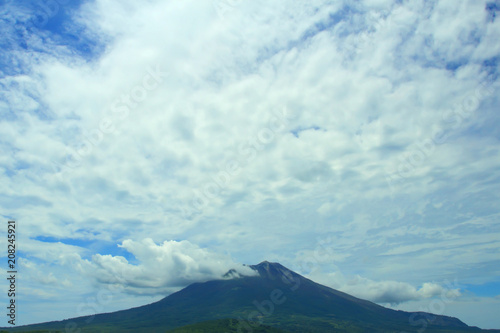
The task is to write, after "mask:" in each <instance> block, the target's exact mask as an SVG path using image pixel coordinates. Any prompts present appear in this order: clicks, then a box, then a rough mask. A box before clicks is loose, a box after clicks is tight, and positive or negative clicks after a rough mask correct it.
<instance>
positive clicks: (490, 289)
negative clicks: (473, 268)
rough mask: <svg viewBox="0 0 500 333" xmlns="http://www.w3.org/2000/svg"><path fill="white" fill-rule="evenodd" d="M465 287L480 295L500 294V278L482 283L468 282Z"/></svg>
mask: <svg viewBox="0 0 500 333" xmlns="http://www.w3.org/2000/svg"><path fill="white" fill-rule="evenodd" d="M463 289H465V290H467V291H470V292H472V293H473V294H474V295H476V296H480V297H492V296H500V280H499V281H495V282H489V283H485V284H480V285H473V284H468V285H464V286H463Z"/></svg>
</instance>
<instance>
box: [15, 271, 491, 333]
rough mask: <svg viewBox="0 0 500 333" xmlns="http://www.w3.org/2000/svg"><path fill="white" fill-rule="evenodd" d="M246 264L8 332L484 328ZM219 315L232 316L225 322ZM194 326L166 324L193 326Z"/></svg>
mask: <svg viewBox="0 0 500 333" xmlns="http://www.w3.org/2000/svg"><path fill="white" fill-rule="evenodd" d="M250 267H251V268H252V269H254V270H255V271H256V275H255V276H240V275H239V274H237V272H235V271H230V272H228V274H227V275H226V278H224V279H220V280H212V281H208V282H202V283H194V284H191V285H189V286H187V287H186V288H184V289H182V290H180V291H178V292H176V293H173V294H171V295H170V296H168V297H165V298H164V299H162V300H160V301H158V302H155V303H152V304H149V305H145V306H141V307H137V308H132V309H128V310H123V311H118V312H113V313H105V314H99V315H95V316H93V317H80V318H73V319H68V320H64V321H59V322H49V323H43V324H36V325H29V326H24V327H18V328H15V329H11V330H9V332H20V331H26V330H35V329H36V330H61V331H65V330H66V328H67V327H71V328H72V329H71V330H66V332H165V331H167V330H171V329H175V328H181V327H184V326H186V325H193V324H197V323H199V324H198V327H199V325H209V326H210V325H226V326H227V325H229V326H228V327H227V332H231V330H230V329H231V326H232V328H234V324H235V321H236V322H237V327H236V331H237V332H245V333H247V332H252V333H255V332H259V330H260V329H263V328H264V329H267V328H266V327H265V326H263V325H266V326H271V327H274V328H277V329H281V330H284V331H287V332H301V333H305V332H385V333H389V332H394V333H396V332H397V333H401V332H423V331H425V332H426V333H434V332H436V333H438V332H439V333H445V332H481V331H484V330H481V329H479V328H477V327H469V326H467V325H466V324H465V323H463V322H462V321H460V320H459V319H457V318H453V317H447V316H440V315H433V314H429V313H424V312H404V311H395V310H391V309H387V308H384V307H382V306H380V305H377V304H375V303H372V302H369V301H366V300H362V299H359V298H356V297H353V296H351V295H348V294H345V293H343V292H340V291H337V290H334V289H331V288H328V287H325V286H323V285H320V284H318V283H315V282H313V281H311V280H309V279H307V278H305V277H303V276H301V275H299V274H297V273H295V272H293V271H291V270H289V269H287V268H286V267H284V266H282V265H280V264H278V263H269V262H267V261H264V262H262V263H260V264H258V265H253V266H250ZM222 319H234V320H235V321H234V320H233V321H229V322H227V321H226V322H225V324H224V321H220V320H222ZM214 320H215V321H216V322H214ZM202 322H206V323H202ZM213 323H215V324H213ZM67 325H71V326H67ZM196 326H197V325H194V326H186V327H184V328H182V329H187V330H185V331H182V330H180V331H179V330H178V331H175V330H174V331H173V332H196ZM207 327H208V326H207ZM78 329H80V330H81V331H78ZM190 329H192V330H191V331H189V330H190ZM207 332H210V331H207ZM223 332H224V331H221V333H223ZM263 332H266V331H265V330H264V331H263ZM268 332H272V331H269V330H268ZM489 332H500V330H494V331H492V330H490V331H489Z"/></svg>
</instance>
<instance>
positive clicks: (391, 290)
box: [309, 272, 461, 305]
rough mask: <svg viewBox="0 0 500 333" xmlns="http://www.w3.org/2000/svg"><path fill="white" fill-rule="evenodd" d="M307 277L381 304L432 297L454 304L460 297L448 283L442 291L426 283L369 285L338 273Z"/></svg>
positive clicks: (358, 278) (317, 274) (391, 282)
mask: <svg viewBox="0 0 500 333" xmlns="http://www.w3.org/2000/svg"><path fill="white" fill-rule="evenodd" d="M309 277H310V278H312V279H313V280H315V281H319V282H321V283H322V284H324V285H326V286H330V287H332V288H334V289H337V290H340V291H343V292H345V293H347V294H350V295H353V296H356V297H358V298H361V299H367V300H370V301H372V302H376V303H382V304H392V305H395V304H400V303H404V302H409V301H416V300H422V299H430V298H433V297H436V296H443V298H445V299H453V300H454V299H457V298H458V297H460V296H461V292H460V289H459V288H457V287H458V286H457V285H454V284H452V283H448V284H449V286H445V287H443V286H442V285H439V284H437V283H431V282H426V283H424V284H423V285H422V286H421V287H419V288H416V287H414V286H413V285H411V284H409V283H405V282H399V281H373V280H370V279H367V278H364V277H361V276H359V275H356V276H352V277H347V276H345V275H344V274H342V273H341V272H335V273H327V274H322V273H318V272H313V273H311V275H310V276H309Z"/></svg>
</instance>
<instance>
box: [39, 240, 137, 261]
mask: <svg viewBox="0 0 500 333" xmlns="http://www.w3.org/2000/svg"><path fill="white" fill-rule="evenodd" d="M33 239H34V240H37V241H39V242H45V243H62V244H66V245H72V246H78V247H81V248H84V249H87V250H90V252H91V254H94V253H99V254H101V255H112V256H122V257H124V258H125V259H127V260H128V261H129V262H130V263H132V264H134V263H136V262H137V260H136V259H135V257H134V256H133V255H132V254H131V253H129V252H127V250H125V249H123V248H121V247H119V246H118V245H117V244H116V242H109V241H102V240H95V239H93V240H89V239H83V238H56V237H48V236H37V237H34V238H33Z"/></svg>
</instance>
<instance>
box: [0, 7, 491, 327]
mask: <svg viewBox="0 0 500 333" xmlns="http://www.w3.org/2000/svg"><path fill="white" fill-rule="evenodd" d="M54 3H55V4H57V6H55V7H52V8H47V5H46V3H45V2H40V3H32V2H29V1H20V2H13V1H7V2H6V4H5V6H4V7H3V8H2V9H1V10H2V16H1V17H2V18H1V20H0V21H1V22H0V24H1V26H0V28H1V29H0V31H2V32H1V33H0V38H1V43H2V44H1V45H2V48H3V50H4V51H3V52H2V55H1V58H0V90H1V91H0V131H1V132H2V137H3V139H2V140H0V151H1V154H0V182H1V183H2V185H3V186H2V188H3V190H2V192H1V193H0V208H1V214H2V218H3V219H4V220H7V219H16V220H17V221H18V224H19V230H20V232H19V235H20V239H19V245H20V246H21V247H22V248H23V252H22V256H23V258H22V259H23V260H22V261H21V262H23V263H24V265H25V266H24V267H25V270H26V277H25V279H26V281H25V286H26V287H27V288H29V289H28V290H29V292H30V294H32V295H37V298H36V300H34V301H33V304H34V305H32V306H33V309H35V308H36V306H37V304H39V303H37V302H41V303H43V302H47V301H50V300H51V299H58V300H60V299H68V305H67V306H65V307H64V308H63V309H61V311H62V312H60V313H61V314H64V315H65V316H66V317H71V316H75V312H78V311H76V310H75V309H76V308H77V307H78V304H79V302H80V301H81V300H82V299H85V297H86V296H88V295H95V293H96V290H100V288H104V287H107V286H108V285H109V284H110V283H114V282H113V279H117V280H119V283H121V285H122V286H123V287H124V290H123V293H117V294H116V295H115V301H113V302H116V303H113V302H110V303H108V305H106V306H105V307H102V309H101V308H100V309H99V310H102V311H111V310H118V309H120V308H121V307H123V305H124V304H127V305H130V306H133V305H140V304H142V303H144V302H146V301H150V300H152V299H158V298H159V297H162V296H163V295H164V293H166V292H170V291H172V290H174V289H175V288H178V287H181V286H182V285H184V284H187V283H189V282H192V281H196V280H204V279H207V278H212V277H214V276H217V275H219V274H221V272H222V273H223V272H224V270H226V269H227V268H229V267H233V266H236V265H241V264H237V263H247V264H255V263H258V262H260V261H262V260H270V261H279V262H281V263H282V264H284V265H285V266H287V267H290V268H292V269H296V270H297V271H298V272H299V273H303V274H309V273H311V267H313V268H314V267H318V268H320V271H321V272H322V274H323V280H322V281H325V283H326V282H327V281H328V277H331V275H329V274H340V273H339V272H341V274H342V276H343V279H344V280H342V279H341V280H338V282H336V283H338V286H339V287H342V288H344V290H345V291H348V292H353V293H357V294H358V295H359V296H360V297H366V298H370V299H372V300H375V301H378V302H392V303H397V302H404V301H406V300H420V301H421V300H423V299H431V298H429V297H433V296H438V294H440V293H441V292H442V290H441V289H439V288H443V284H442V283H441V281H444V280H449V281H454V279H455V278H457V279H458V281H459V282H460V283H461V284H467V285H484V284H488V283H490V284H491V283H493V284H494V283H500V280H499V279H500V270H499V268H498V267H500V265H499V263H500V262H499V259H498V249H499V247H500V242H499V241H498V239H500V237H499V236H500V224H499V212H498V200H499V196H498V190H497V189H498V184H499V181H500V178H499V171H498V170H500V164H499V163H500V162H499V160H498V158H497V157H498V155H499V153H500V145H499V140H500V132H499V128H498V126H497V124H498V122H499V121H500V119H499V114H498V112H497V110H498V105H499V100H498V96H499V94H498V78H497V75H498V69H497V63H498V57H499V54H500V44H499V43H498V42H497V39H498V33H499V31H500V26H499V24H500V23H499V20H498V19H496V12H497V9H496V8H497V6H494V5H493V4H492V2H487V1H473V0H470V1H462V2H460V3H459V4H457V2H456V1H453V0H440V1H436V2H432V3H429V2H424V1H417V0H411V1H405V2H401V1H389V0H386V1H385V0H381V1H355V2H354V1H335V2H331V1H310V2H308V3H301V4H299V3H295V2H293V1H289V2H287V3H281V2H280V3H268V2H263V1H252V2H244V1H225V0H220V1H219V0H216V1H214V2H202V3H200V2H198V1H194V0H193V1H182V2H165V1H148V2H147V3H140V4H139V3H137V2H134V1H101V0H95V1H83V2H66V1H62V0H57V1H55V2H54ZM326 238H328V244H329V245H328V248H327V249H326V250H327V251H326V250H325V249H324V248H321V246H322V244H324V242H323V241H324V240H325V239H326ZM118 244H121V245H120V247H118V246H117V245H118ZM321 251H323V252H321ZM325 251H326V252H325ZM318 258H320V259H318ZM304 263H308V264H304ZM239 267H241V266H239ZM85 270H89V271H96V272H97V271H98V272H99V274H96V275H94V276H93V278H92V279H90V280H89V279H88V278H87V279H83V278H82V277H81V272H82V271H85ZM158 271H161V272H162V274H161V275H158V274H157V272H158ZM40 272H53V273H52V274H53V275H52V276H51V275H50V273H45V274H46V276H44V277H43V278H37V277H39V276H40V275H43V273H40ZM336 276H337V277H339V276H340V275H336ZM54 277H57V278H56V279H60V281H66V282H64V283H67V284H68V285H69V284H71V285H72V286H73V293H72V295H71V296H68V295H67V291H65V289H64V288H62V286H58V285H57V284H55V283H53V282H54ZM317 278H318V279H321V276H319V275H318V276H317ZM365 279H366V280H365ZM342 281H343V282H342ZM348 281H351V282H352V281H354V282H352V283H354V284H353V285H352V287H349V283H350V282H348ZM374 281H378V282H374ZM51 283H52V284H51ZM330 285H332V283H330ZM362 285H365V286H370V288H364V289H363V288H361V289H360V287H359V286H362ZM354 286H358V287H354ZM440 286H441V287H440ZM155 290H156V291H157V292H158V293H157V295H156V296H152V295H153V294H154V292H155ZM131 294H133V295H135V296H132V295H131ZM65 295H66V296H67V297H66V296H65ZM490 296H491V297H493V296H495V295H493V294H491V295H490ZM24 297H28V295H27V294H26V295H25V296H24ZM92 297H94V296H92ZM459 299H460V298H457V300H456V301H457V302H458V301H459ZM470 304H472V303H470ZM29 306H31V305H29ZM29 306H28V307H27V308H26V309H27V311H29V310H30V308H29ZM89 309H90V308H89ZM89 311H90V310H89ZM80 312H81V311H80ZM34 313H36V311H29V312H28V314H27V315H26V316H25V317H24V318H26V319H23V320H26V321H27V322H26V323H28V322H33V321H36V320H38V319H40V320H42V319H43V320H48V319H53V320H56V319H61V318H59V317H56V316H55V315H53V314H43V315H40V316H39V317H36V316H35V315H34ZM51 316H53V317H51ZM476 324H477V325H479V326H481V325H482V326H484V327H487V326H489V327H495V326H497V327H500V323H499V322H498V319H497V318H496V317H494V316H492V317H490V319H482V322H481V323H476Z"/></svg>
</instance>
